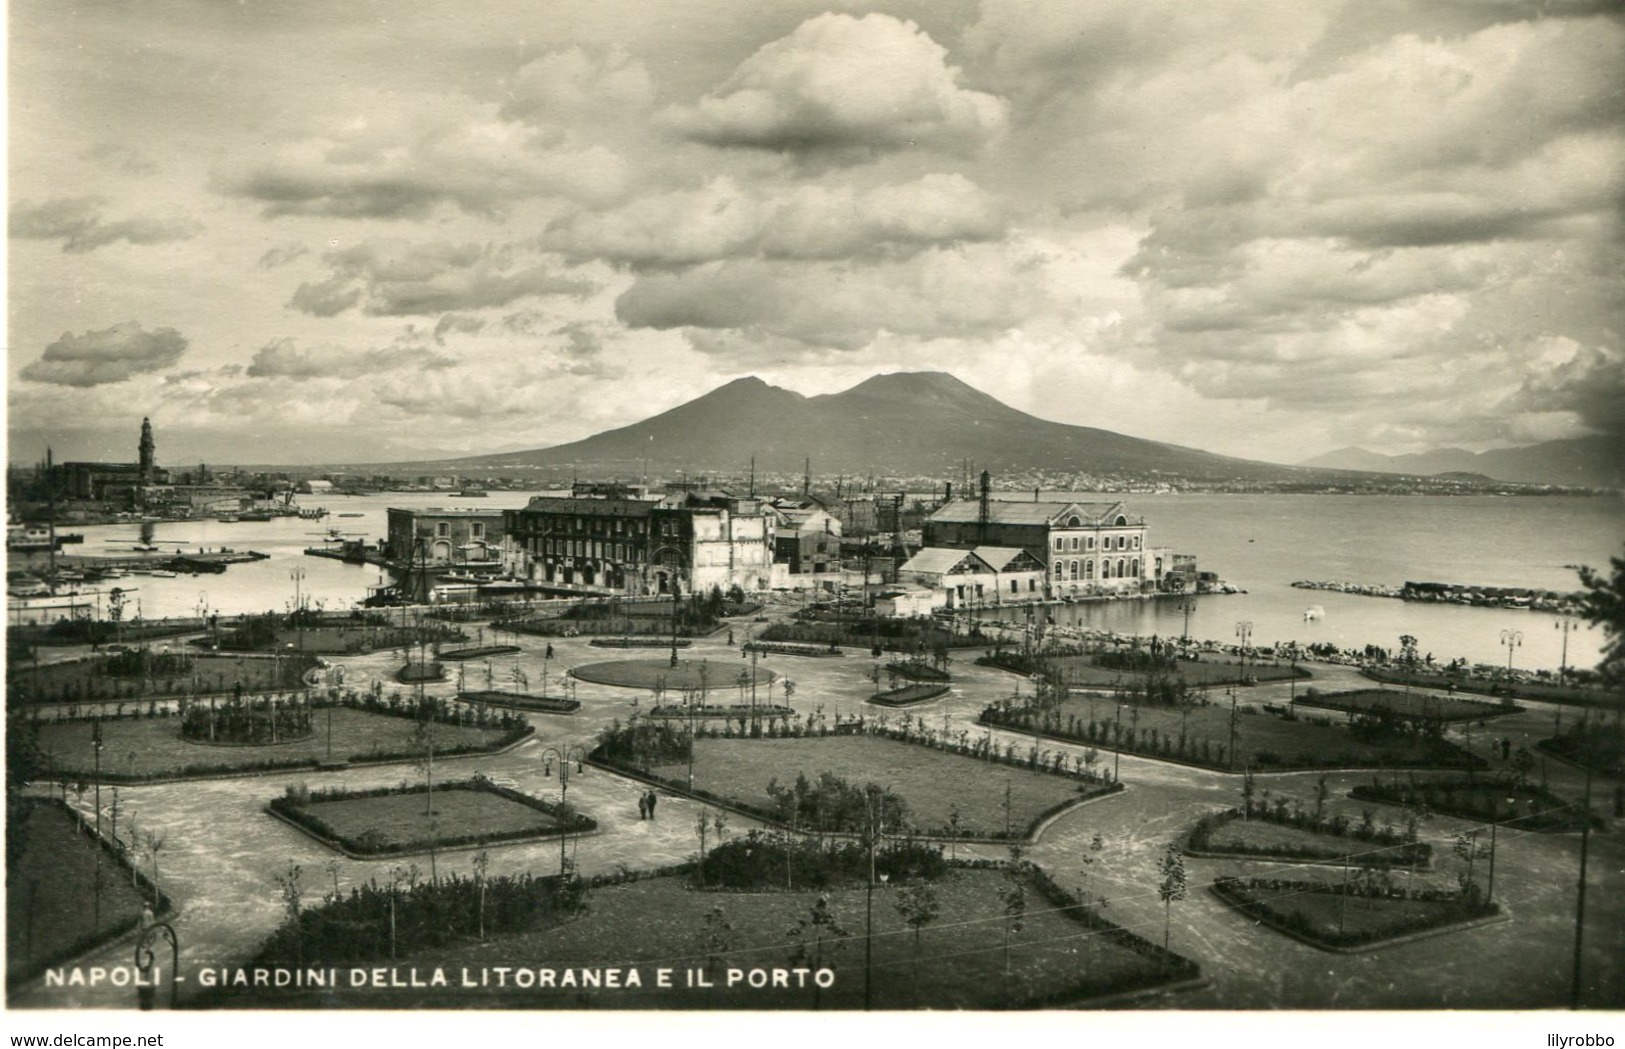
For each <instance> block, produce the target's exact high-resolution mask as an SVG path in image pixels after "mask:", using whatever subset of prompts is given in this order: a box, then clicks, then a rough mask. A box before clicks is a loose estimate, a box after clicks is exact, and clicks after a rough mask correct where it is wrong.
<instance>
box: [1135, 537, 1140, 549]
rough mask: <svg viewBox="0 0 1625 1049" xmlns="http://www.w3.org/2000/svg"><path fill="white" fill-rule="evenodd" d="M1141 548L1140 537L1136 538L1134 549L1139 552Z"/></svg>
mask: <svg viewBox="0 0 1625 1049" xmlns="http://www.w3.org/2000/svg"><path fill="white" fill-rule="evenodd" d="M1139 548H1140V537H1139V536H1135V537H1134V549H1136V550H1138V549H1139Z"/></svg>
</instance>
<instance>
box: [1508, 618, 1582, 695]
mask: <svg viewBox="0 0 1625 1049" xmlns="http://www.w3.org/2000/svg"><path fill="white" fill-rule="evenodd" d="M1563 640H1564V643H1565V647H1567V642H1568V636H1567V635H1564V638H1563ZM1501 644H1503V645H1505V646H1506V650H1507V691H1508V693H1510V692H1511V690H1512V653H1513V650H1515V649H1516V648H1517V647H1518V646H1519V645H1521V644H1523V631H1522V630H1503V631H1501Z"/></svg>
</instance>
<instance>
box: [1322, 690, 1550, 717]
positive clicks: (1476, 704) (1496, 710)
mask: <svg viewBox="0 0 1625 1049" xmlns="http://www.w3.org/2000/svg"><path fill="white" fill-rule="evenodd" d="M1297 705H1298V706H1301V707H1323V708H1325V709H1327V710H1342V711H1348V712H1355V711H1359V712H1366V711H1373V710H1387V711H1391V712H1392V713H1393V714H1394V715H1395V716H1397V717H1402V718H1429V719H1438V720H1442V721H1472V720H1475V719H1477V718H1493V717H1500V716H1502V715H1505V714H1516V713H1518V711H1519V708H1517V707H1504V706H1501V705H1500V704H1497V703H1485V702H1483V701H1482V700H1472V699H1456V698H1455V697H1453V696H1437V695H1433V694H1430V693H1427V692H1412V693H1410V694H1409V695H1406V694H1405V693H1404V692H1401V691H1398V690H1396V689H1386V688H1362V689H1356V690H1355V691H1353V692H1323V693H1318V694H1316V695H1303V696H1299V697H1298V699H1297Z"/></svg>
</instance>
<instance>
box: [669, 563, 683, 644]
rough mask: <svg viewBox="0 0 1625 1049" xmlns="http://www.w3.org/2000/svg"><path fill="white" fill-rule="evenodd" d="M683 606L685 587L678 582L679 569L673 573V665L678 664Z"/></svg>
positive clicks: (674, 569)
mask: <svg viewBox="0 0 1625 1049" xmlns="http://www.w3.org/2000/svg"><path fill="white" fill-rule="evenodd" d="M682 607H683V588H682V586H681V585H680V584H679V583H678V582H677V569H676V568H673V569H672V574H671V665H672V666H674V667H675V666H676V665H677V615H678V613H679V612H680V611H681V610H682Z"/></svg>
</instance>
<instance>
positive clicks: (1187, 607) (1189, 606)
mask: <svg viewBox="0 0 1625 1049" xmlns="http://www.w3.org/2000/svg"><path fill="white" fill-rule="evenodd" d="M1179 610H1180V611H1181V612H1183V613H1185V632H1184V633H1183V634H1181V635H1180V639H1179V640H1180V643H1181V644H1182V645H1184V646H1185V647H1186V648H1189V647H1190V644H1191V613H1192V612H1194V611H1196V595H1195V594H1187V595H1186V596H1185V597H1183V598H1181V599H1180V601H1179Z"/></svg>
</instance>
